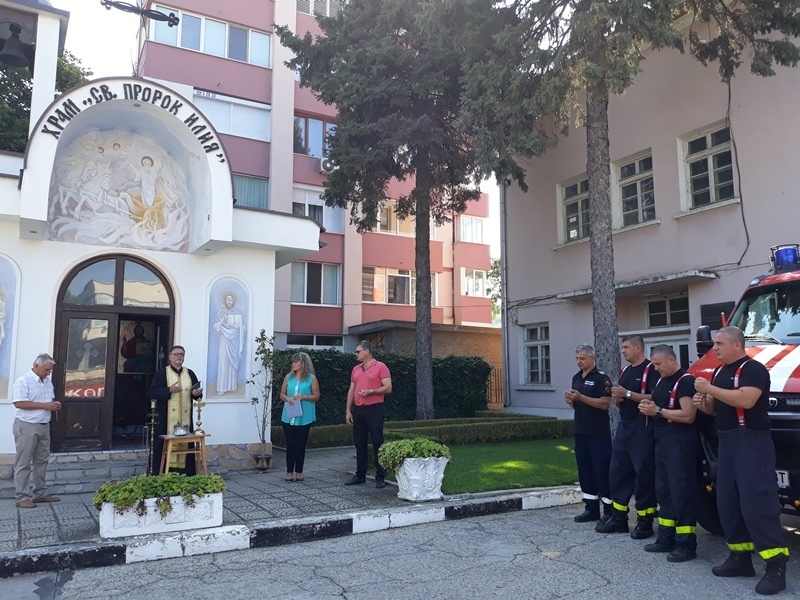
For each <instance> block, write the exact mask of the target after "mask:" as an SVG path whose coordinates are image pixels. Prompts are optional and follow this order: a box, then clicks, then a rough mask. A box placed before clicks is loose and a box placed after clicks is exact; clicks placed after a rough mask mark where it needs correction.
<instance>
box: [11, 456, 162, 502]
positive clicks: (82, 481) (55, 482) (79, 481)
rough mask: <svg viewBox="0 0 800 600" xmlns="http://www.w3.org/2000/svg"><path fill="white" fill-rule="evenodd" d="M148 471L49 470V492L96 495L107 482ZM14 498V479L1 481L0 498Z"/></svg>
mask: <svg viewBox="0 0 800 600" xmlns="http://www.w3.org/2000/svg"><path fill="white" fill-rule="evenodd" d="M146 470H147V466H146V465H144V464H131V465H128V466H113V467H107V468H94V467H93V468H87V469H73V470H58V471H51V470H49V469H48V471H47V477H46V482H47V491H48V493H50V494H56V495H58V494H81V493H94V492H95V491H97V488H99V487H100V486H101V485H102V484H104V483H105V482H107V481H112V480H118V479H125V478H128V477H133V476H135V475H141V474H142V473H144V472H145V471H146ZM13 497H14V481H13V479H11V478H8V479H0V498H13Z"/></svg>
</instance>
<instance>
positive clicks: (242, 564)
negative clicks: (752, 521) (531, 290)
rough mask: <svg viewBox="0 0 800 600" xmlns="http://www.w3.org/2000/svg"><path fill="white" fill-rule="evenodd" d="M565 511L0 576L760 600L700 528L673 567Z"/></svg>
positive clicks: (198, 586) (372, 591)
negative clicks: (693, 556) (693, 547)
mask: <svg viewBox="0 0 800 600" xmlns="http://www.w3.org/2000/svg"><path fill="white" fill-rule="evenodd" d="M577 512H578V507H576V506H574V505H573V506H567V507H559V508H551V509H545V510H533V511H524V512H516V513H509V514H507V515H496V516H490V517H481V518H472V519H464V520H462V521H448V522H441V523H433V524H427V525H418V526H413V527H406V528H402V529H390V530H386V531H381V532H376V533H370V534H361V535H353V536H349V537H345V538H337V539H332V540H322V541H314V542H309V543H305V544H294V545H290V546H281V547H277V548H268V549H258V550H242V551H236V552H226V553H221V554H216V555H203V556H197V557H191V558H181V559H172V560H162V561H155V562H147V563H139V564H132V565H126V566H119V567H104V568H97V569H85V570H81V571H76V572H60V573H47V574H38V575H24V576H21V577H17V578H14V579H6V580H0V598H3V599H4V600H6V599H7V600H11V599H15V600H16V599H19V600H42V599H51V598H53V599H55V598H57V599H75V600H93V599H98V600H99V599H106V598H108V599H112V598H113V599H117V598H124V599H126V600H139V599H141V600H160V599H171V598H176V597H182V598H192V599H198V600H205V599H209V600H211V599H214V600H219V599H225V600H234V599H235V600H240V599H241V600H247V599H251V598H252V599H258V600H263V599H264V598H270V599H274V598H280V599H295V598H296V599H306V598H309V599H314V600H318V599H319V600H327V599H333V598H346V599H348V600H358V599H364V600H367V599H369V600H374V599H382V598H387V599H388V598H393V599H394V598H402V599H420V600H421V599H426V600H427V599H431V598H440V599H448V600H449V599H453V600H466V599H472V598H481V599H483V598H503V599H516V598H548V599H549V598H565V599H576V600H577V599H582V600H583V599H585V598H613V599H614V600H626V599H630V600H634V599H635V600H640V599H641V598H648V599H658V598H668V599H669V600H679V599H683V598H686V599H691V600H698V599H704V598H708V599H712V598H713V599H715V600H716V599H719V598H737V599H738V598H760V597H761V596H758V595H756V594H755V592H754V591H753V588H754V587H755V584H756V583H757V582H758V579H759V578H760V576H761V573H762V570H761V565H762V564H763V563H762V562H761V561H760V559H757V560H756V572H757V576H756V577H754V578H736V579H721V578H717V577H714V576H713V575H711V567H712V566H713V565H715V564H719V563H721V562H722V561H723V560H724V558H725V556H727V549H726V548H725V544H724V541H723V540H722V538H720V537H717V536H711V535H709V534H707V533H705V532H704V531H701V532H700V533H699V536H698V537H699V543H698V554H699V557H698V559H697V560H694V561H690V562H688V563H682V564H671V563H667V562H666V558H665V556H664V555H661V554H648V553H646V552H644V551H643V550H642V548H643V546H644V545H645V544H646V543H647V541H634V540H631V539H630V537H628V536H627V535H622V534H612V535H602V534H598V533H595V531H594V526H593V524H583V525H580V524H577V523H574V522H573V521H572V516H573V515H574V514H576V513H577ZM784 525H785V527H786V531H787V533H786V535H787V543H788V544H789V549H790V552H791V554H792V558H791V561H790V563H789V580H788V583H789V587H788V589H787V590H786V591H785V592H783V593H782V594H781V595H780V596H778V597H786V598H789V597H798V596H800V560H799V557H800V532H798V531H795V530H794V527H800V519H797V518H789V517H785V518H784Z"/></svg>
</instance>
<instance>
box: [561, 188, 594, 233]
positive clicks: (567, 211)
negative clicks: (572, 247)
mask: <svg viewBox="0 0 800 600" xmlns="http://www.w3.org/2000/svg"><path fill="white" fill-rule="evenodd" d="M564 226H565V231H564V233H565V236H564V242H574V241H577V240H582V239H584V238H588V237H589V180H588V179H582V180H581V181H578V182H576V183H573V184H571V185H567V186H564Z"/></svg>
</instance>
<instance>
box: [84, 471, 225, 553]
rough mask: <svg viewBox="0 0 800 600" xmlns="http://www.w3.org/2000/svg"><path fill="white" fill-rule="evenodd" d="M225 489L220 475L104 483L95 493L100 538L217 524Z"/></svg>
mask: <svg viewBox="0 0 800 600" xmlns="http://www.w3.org/2000/svg"><path fill="white" fill-rule="evenodd" d="M224 489H225V482H224V481H223V480H222V478H221V477H220V476H219V475H192V476H190V477H187V476H186V475H181V474H178V473H168V474H166V475H139V476H138V477H132V478H130V479H124V480H122V481H111V482H108V483H104V484H103V485H101V486H100V488H99V489H98V490H97V492H95V495H94V505H95V507H96V508H97V509H98V510H99V511H100V537H103V538H115V537H127V536H131V535H143V534H149V533H164V532H169V531H181V530H184V529H198V528H203V527H218V526H219V525H221V524H222V492H223V490H224Z"/></svg>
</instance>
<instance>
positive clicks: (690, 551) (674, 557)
mask: <svg viewBox="0 0 800 600" xmlns="http://www.w3.org/2000/svg"><path fill="white" fill-rule="evenodd" d="M695 558H697V551H696V550H695V549H694V548H687V547H685V546H679V547H678V548H675V550H673V551H672V552H670V553H669V554H667V562H672V563H681V562H686V561H687V560H693V559H695Z"/></svg>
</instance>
